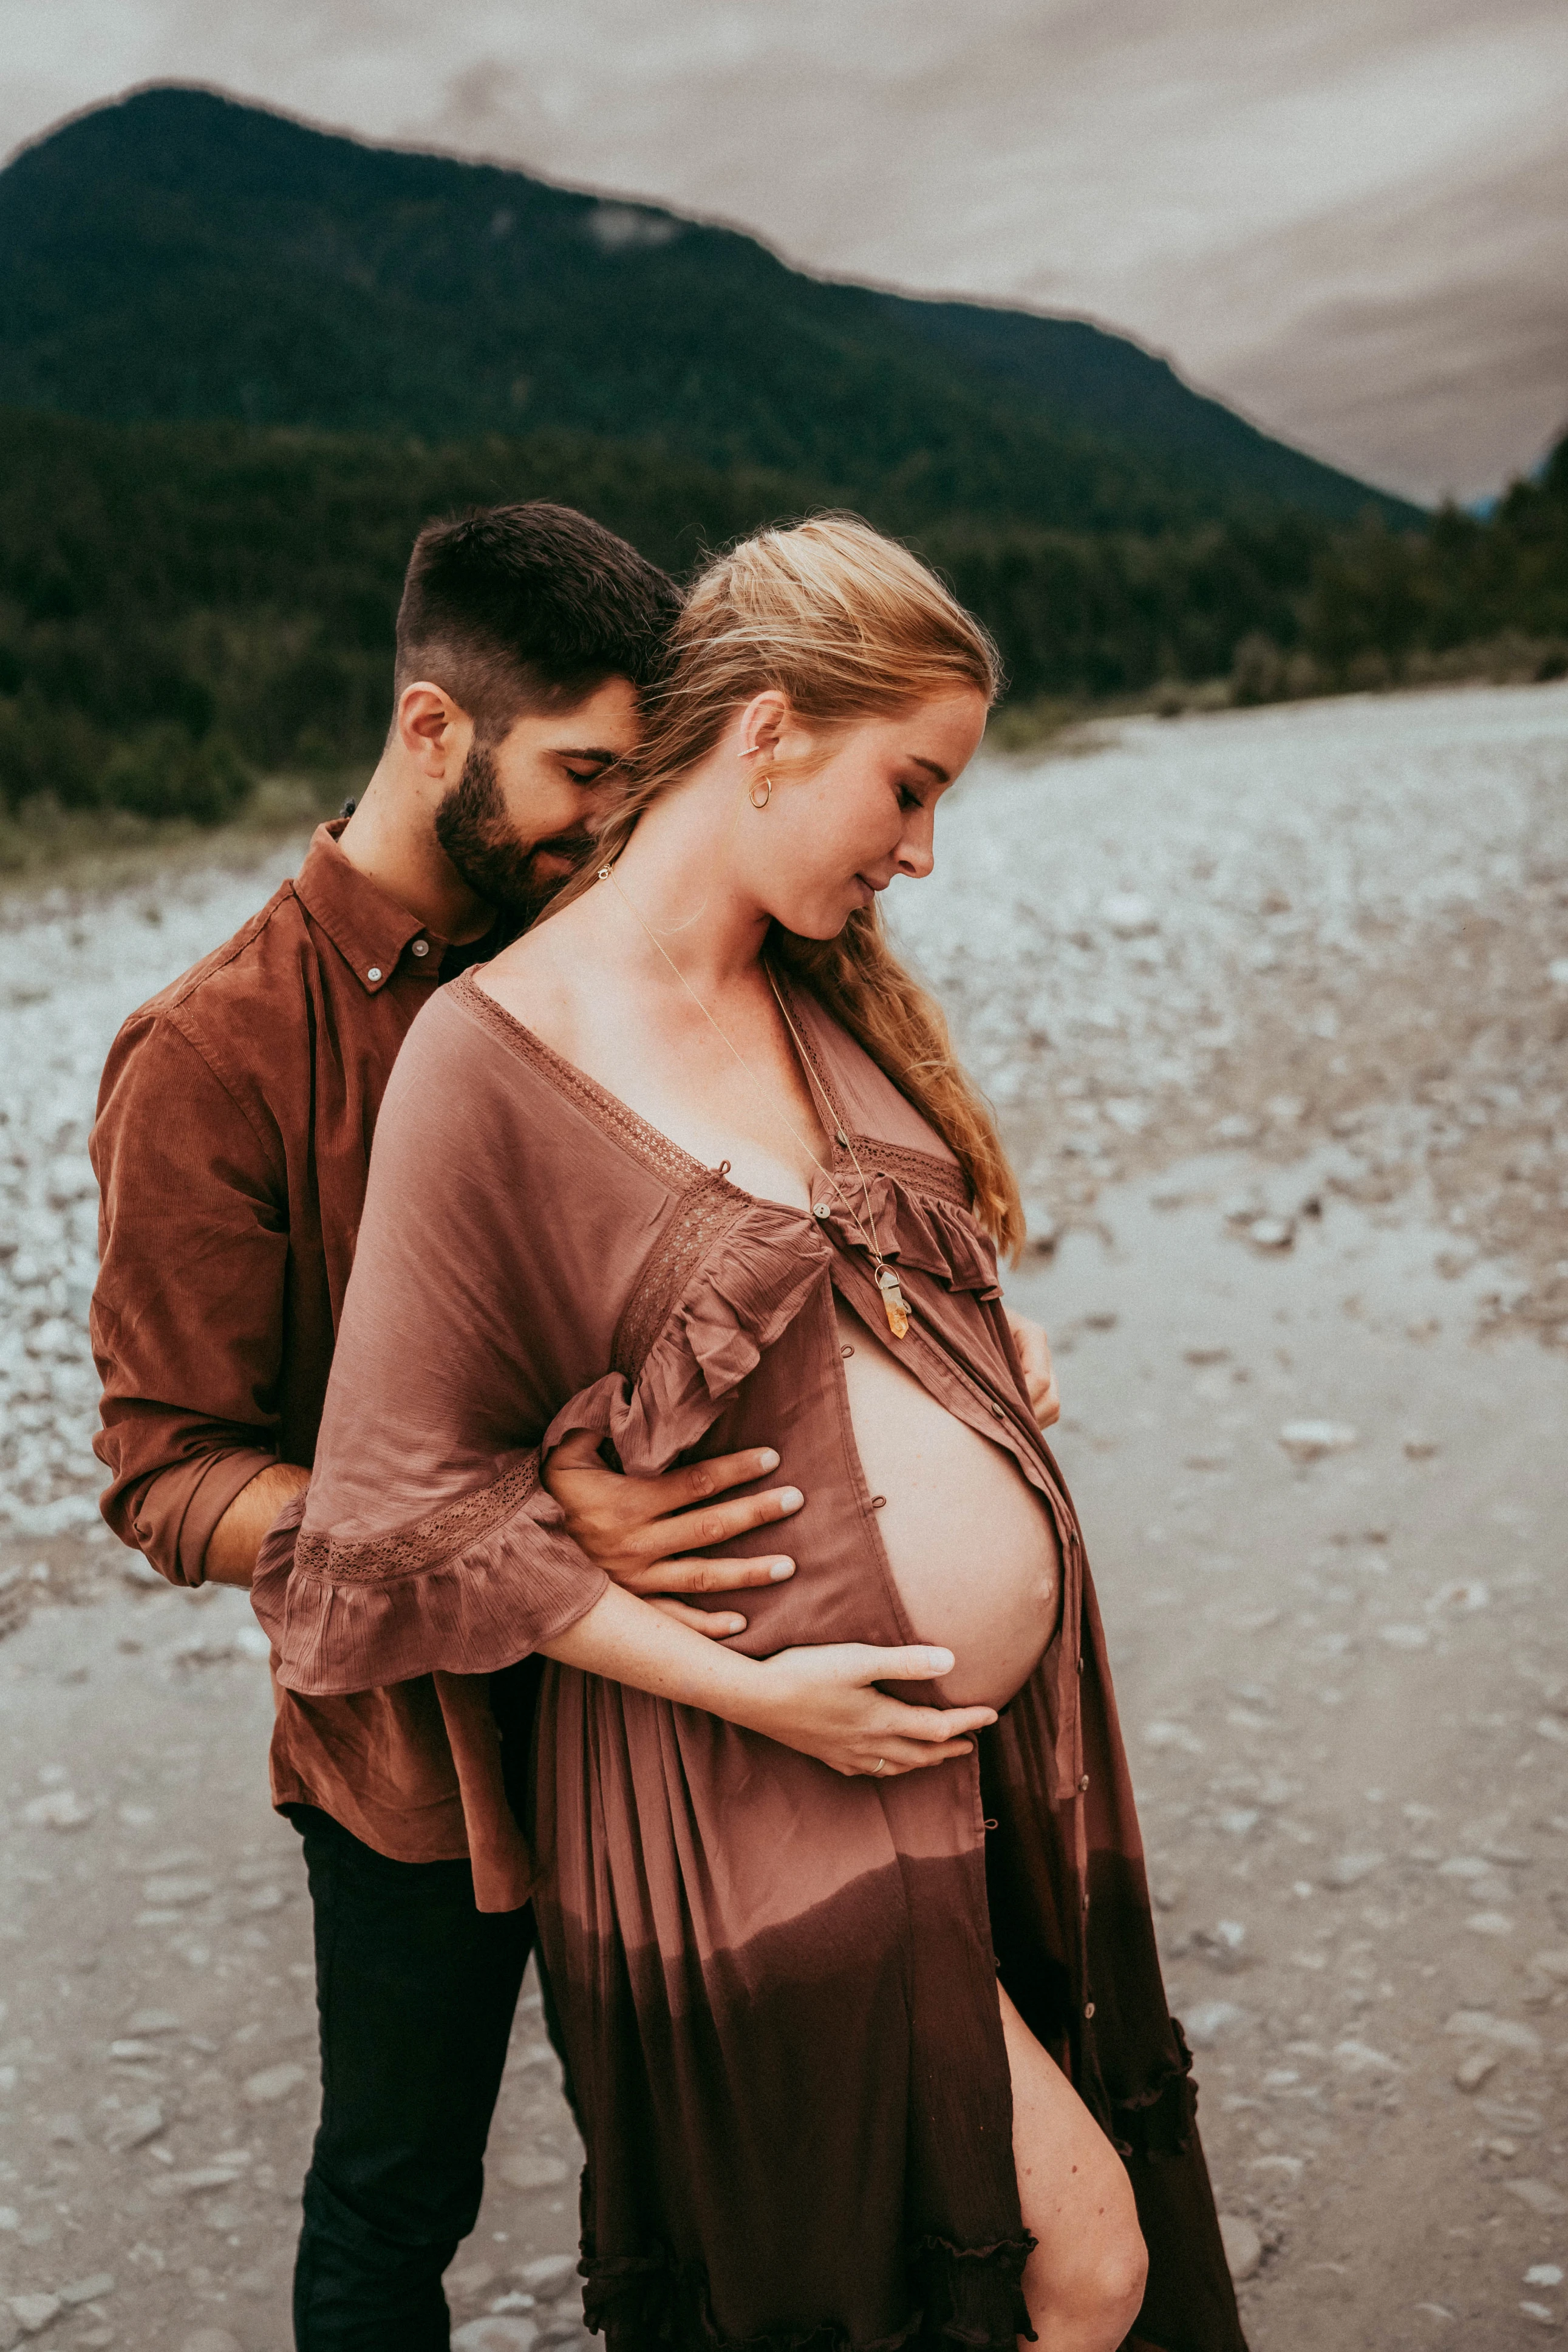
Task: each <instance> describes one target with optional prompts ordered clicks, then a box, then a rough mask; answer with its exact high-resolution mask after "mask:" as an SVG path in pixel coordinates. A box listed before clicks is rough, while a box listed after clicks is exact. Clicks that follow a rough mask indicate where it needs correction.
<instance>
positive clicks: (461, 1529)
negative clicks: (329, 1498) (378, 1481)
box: [251, 1450, 609, 1698]
mask: <svg viewBox="0 0 1568 2352" xmlns="http://www.w3.org/2000/svg"><path fill="white" fill-rule="evenodd" d="M539 1464H540V1456H539V1454H538V1452H537V1450H535V1451H533V1452H531V1453H529V1454H525V1455H523V1456H522V1458H521V1460H520V1461H519V1462H517V1463H516V1464H514V1465H512V1466H511V1467H510V1469H509V1470H507V1471H506V1472H505V1473H503V1475H501V1476H500V1478H498V1479H497V1480H495V1482H494V1483H493V1484H492V1485H490V1486H483V1487H478V1488H474V1489H470V1490H469V1491H468V1493H466V1494H463V1495H459V1496H456V1497H455V1498H454V1500H453V1501H451V1502H450V1503H447V1504H445V1505H444V1506H443V1507H441V1508H440V1509H439V1510H437V1511H434V1512H432V1513H430V1514H428V1515H427V1516H426V1517H425V1518H424V1519H422V1520H419V1521H416V1522H415V1523H414V1524H412V1525H405V1526H400V1527H388V1528H384V1529H383V1530H381V1531H379V1532H378V1533H377V1534H375V1535H374V1536H368V1537H364V1538H358V1539H356V1538H353V1537H349V1536H340V1535H335V1534H332V1533H331V1532H330V1531H327V1530H323V1529H321V1528H311V1529H310V1530H304V1531H302V1529H301V1525H300V1523H301V1521H302V1520H303V1519H304V1517H306V1497H305V1496H303V1495H301V1496H297V1497H296V1498H295V1500H294V1501H293V1502H291V1503H290V1504H289V1506H288V1507H287V1508H286V1509H285V1510H284V1511H283V1512H282V1513H281V1514H280V1515H279V1517H278V1518H277V1519H276V1520H275V1521H274V1523H273V1525H272V1527H271V1528H270V1529H269V1530H268V1535H267V1538H266V1541H265V1542H264V1543H263V1545H262V1548H261V1552H260V1555H259V1557H258V1561H257V1566H256V1575H255V1578H254V1580H253V1581H252V1584H251V1603H252V1606H253V1608H254V1609H255V1612H256V1614H257V1617H258V1620H259V1622H260V1623H261V1625H262V1627H263V1629H264V1630H265V1632H266V1633H267V1634H268V1638H269V1640H270V1641H271V1643H272V1646H273V1649H274V1650H275V1651H276V1653H277V1655H278V1669H277V1671H278V1679H279V1682H280V1683H281V1684H282V1685H283V1686H284V1688H285V1689H286V1690H292V1691H298V1692H300V1693H301V1694H302V1695H303V1696H307V1697H313V1698H321V1697H327V1696H333V1695H336V1694H340V1693H343V1692H349V1691H362V1690H373V1689H379V1688H382V1687H384V1685H387V1684H389V1683H400V1682H409V1681H412V1680H413V1679H414V1678H415V1677H416V1675H427V1674H449V1675H487V1674H494V1673H497V1672H499V1671H500V1668H501V1667H503V1666H510V1665H514V1664H516V1663H517V1661H518V1660H519V1659H520V1658H524V1657H527V1656H528V1655H529V1654H530V1653H531V1651H534V1650H537V1649H539V1648H541V1647H542V1645H543V1644H544V1643H547V1642H549V1641H551V1640H552V1639H553V1638H554V1636H555V1635H556V1634H558V1633H563V1632H564V1631H565V1629H566V1628H567V1626H569V1625H573V1624H575V1622H576V1621H577V1619H578V1618H579V1617H582V1616H584V1615H585V1614H586V1612H588V1610H590V1609H591V1608H592V1607H593V1605H594V1603H595V1601H597V1599H598V1598H599V1595H600V1594H601V1593H602V1592H603V1591H604V1590H605V1585H606V1584H607V1583H608V1581H609V1580H608V1578H607V1577H606V1576H605V1573H604V1571H603V1570H601V1569H596V1568H595V1567H594V1566H593V1565H592V1564H591V1562H590V1561H588V1560H587V1559H585V1558H584V1555H583V1553H582V1552H581V1551H580V1550H579V1549H578V1548H577V1546H576V1545H575V1544H574V1542H573V1541H572V1539H571V1538H570V1537H569V1536H568V1535H567V1533H566V1529H565V1525H564V1522H563V1517H562V1514H561V1510H560V1507H559V1506H558V1505H557V1504H556V1503H555V1502H554V1501H553V1500H552V1497H551V1496H550V1495H549V1494H548V1493H547V1492H546V1491H545V1489H544V1487H543V1486H542V1485H541V1484H540V1476H539Z"/></svg>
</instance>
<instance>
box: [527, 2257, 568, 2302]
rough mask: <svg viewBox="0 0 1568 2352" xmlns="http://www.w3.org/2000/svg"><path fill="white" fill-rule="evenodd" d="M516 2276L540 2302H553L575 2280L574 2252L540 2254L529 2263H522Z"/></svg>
mask: <svg viewBox="0 0 1568 2352" xmlns="http://www.w3.org/2000/svg"><path fill="white" fill-rule="evenodd" d="M517 2276H518V2277H519V2279H521V2282H522V2284H523V2285H524V2286H525V2287H526V2288H527V2289H528V2291H529V2293H530V2294H536V2295H537V2296H538V2297H539V2300H540V2302H541V2303H554V2302H555V2301H556V2300H557V2298H558V2297H559V2296H561V2295H563V2294H565V2292H566V2290H567V2288H568V2287H569V2286H574V2285H575V2284H576V2281H577V2257H576V2255H575V2254H541V2255H539V2256H538V2258H537V2259H536V2260H535V2261H533V2262H531V2263H524V2264H523V2266H522V2268H521V2270H520V2271H519V2272H518V2273H517Z"/></svg>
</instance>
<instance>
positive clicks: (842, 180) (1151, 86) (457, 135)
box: [0, 0, 1568, 496]
mask: <svg viewBox="0 0 1568 2352" xmlns="http://www.w3.org/2000/svg"><path fill="white" fill-rule="evenodd" d="M12 16H15V18H16V34H17V39H16V44H15V45H14V46H13V47H12V49H11V56H12V58H13V63H14V66H15V68H16V70H15V73H14V76H13V78H12V79H11V80H10V81H9V82H8V84H7V88H6V89H5V93H4V95H3V96H0V136H4V137H5V138H6V139H7V140H8V141H10V142H14V141H15V140H16V139H18V138H20V137H24V136H26V135H28V134H30V133H36V132H37V131H38V130H39V129H41V128H42V127H43V125H44V123H45V122H46V121H47V120H48V119H49V118H50V117H51V116H53V115H58V114H59V113H63V112H64V111H66V110H68V109H69V108H72V107H76V106H79V105H81V104H83V103H85V102H88V101H89V100H91V99H93V98H96V97H99V96H101V95H104V94H106V88H107V83H108V81H109V80H110V79H112V80H113V82H114V83H116V84H118V85H122V84H124V83H128V82H131V81H135V80H141V79H151V78H153V77H157V76H179V77H181V78H184V79H202V80H208V81H213V82H216V83H218V84H220V85H222V86H225V87H227V88H230V89H234V90H236V91H237V92H238V93H239V94H241V95H245V96H250V97H254V98H258V99H260V100H265V101H267V102H268V103H272V104H277V105H280V106H284V107H286V108H289V109H290V110H293V111H296V112H299V113H300V114H302V115H305V116H307V117H308V118H310V119H312V120H316V121H324V122H328V123H331V124H334V125H337V126H340V127H342V128H346V129H353V130H355V131H360V132H362V133H363V134H364V135H366V136H370V137H377V138H392V139H396V140H399V141H401V142H409V143H420V142H429V143H432V144H437V145H440V146H442V147H445V148H447V149H450V150H454V151H456V152H464V153H482V154H487V155H489V156H492V157H494V158H496V159H497V160H500V161H504V162H510V163H523V164H527V165H529V166H531V168H533V169H535V170H540V171H543V172H545V173H549V174H550V175H552V176H553V177H557V178H561V179H564V180H568V181H572V182H574V183H577V184H592V185H597V186H602V187H604V188H605V189H606V190H610V191H613V192H616V193H618V194H626V195H627V196H632V197H637V196H642V197H647V198H651V199H653V200H655V201H659V202H664V203H667V204H670V205H675V206H676V207H678V208H686V209H691V210H695V211H698V212H700V213H704V214H709V215H718V216H721V217H726V218H731V219H734V220H736V221H739V222H741V223H743V224H745V225H746V226H750V227H752V228H754V229H756V230H757V231H759V232H760V233H761V234H763V236H766V237H768V239H769V240H770V241H771V242H772V243H773V244H774V245H775V246H777V247H779V248H780V249H781V250H783V251H784V252H785V253H787V254H789V255H790V256H791V257H794V258H796V259H798V260H801V261H803V262H805V263H806V264H808V265H810V266H812V267H815V268H821V269H825V270H827V271H829V272H833V273H837V274H843V275H850V276H868V277H872V278H879V279H881V280H884V281H888V282H892V283H897V284H902V285H906V286H909V287H911V288H914V289H925V290H932V291H952V292H971V293H974V294H978V295H981V296H983V297H989V298H992V299H1013V300H1019V299H1022V300H1028V301H1033V302H1036V303H1037V304H1040V305H1041V306H1043V307H1052V308H1061V309H1067V310H1075V311H1078V312H1080V313H1083V314H1087V315H1089V316H1093V317H1096V318H1099V319H1100V320H1104V321H1106V322H1107V323H1109V324H1111V325H1117V326H1121V327H1123V328H1125V329H1127V330H1129V331H1131V332H1133V333H1136V334H1138V335H1140V336H1142V338H1143V339H1144V340H1145V341H1150V342H1152V344H1153V345H1154V346H1155V347H1156V348H1160V349H1163V350H1166V351H1168V352H1171V354H1172V355H1173V357H1174V358H1175V359H1176V360H1177V361H1178V362H1179V363H1180V364H1181V365H1182V366H1183V367H1184V369H1185V371H1186V372H1187V373H1189V374H1190V375H1192V376H1193V377H1194V379H1196V380H1198V381H1201V382H1203V383H1206V384H1208V385H1210V386H1211V387H1213V388H1214V389H1215V390H1216V391H1219V392H1221V393H1222V394H1225V395H1226V397H1229V398H1233V399H1235V400H1237V402H1238V403H1239V404H1242V405H1243V406H1245V407H1246V408H1247V410H1248V412H1249V413H1250V414H1252V415H1255V416H1257V417H1258V420H1259V421H1260V422H1262V423H1263V424H1265V425H1268V426H1270V427H1271V428H1272V429H1274V430H1277V431H1280V432H1284V433H1286V434H1288V435H1289V436H1290V437H1292V438H1294V439H1298V440H1300V441H1302V442H1304V443H1306V444H1307V445H1308V446H1312V447H1314V448H1316V449H1318V450H1319V451H1321V453H1322V454H1324V455H1325V456H1329V457H1334V458H1336V459H1338V460H1339V461H1340V462H1342V463H1345V464H1348V465H1351V466H1352V467H1357V468H1359V469H1360V470H1363V471H1365V472H1367V473H1369V474H1371V475H1372V476H1373V478H1376V479H1378V480H1381V481H1384V482H1387V483H1389V484H1390V485H1391V486H1394V487H1396V488H1405V489H1409V490H1413V491H1415V493H1416V494H1418V495H1426V496H1435V495H1437V494H1440V493H1441V492H1442V491H1444V490H1446V489H1447V488H1455V489H1458V491H1459V492H1461V493H1462V494H1465V495H1469V494H1472V493H1474V492H1476V491H1479V490H1481V489H1485V488H1492V487H1495V486H1496V485H1497V484H1498V483H1499V482H1500V480H1501V478H1503V477H1504V476H1505V475H1506V473H1507V472H1508V471H1509V470H1510V468H1513V467H1519V466H1521V465H1526V464H1529V463H1530V462H1531V461H1532V460H1533V459H1534V457H1536V456H1537V455H1538V453H1539V450H1540V447H1541V446H1542V441H1543V440H1544V438H1545V436H1546V435H1547V434H1548V433H1549V432H1550V431H1551V430H1552V426H1553V425H1554V424H1556V423H1557V422H1559V421H1560V420H1561V417H1562V415H1563V412H1564V411H1565V410H1568V366H1565V363H1564V349H1563V345H1564V331H1563V319H1564V305H1563V299H1562V296H1561V290H1560V289H1561V286H1562V284H1563V279H1564V276H1565V275H1568V273H1565V272H1564V270H1563V259H1562V255H1563V232H1564V227H1565V226H1568V173H1565V172H1564V170H1563V167H1562V164H1561V161H1560V158H1561V152H1562V142H1561V135H1560V132H1559V131H1558V130H1557V128H1556V126H1557V124H1558V123H1560V121H1562V120H1563V119H1564V116H1565V114H1568V17H1565V16H1564V14H1563V10H1562V8H1561V5H1559V0H1489V5H1488V7H1487V8H1486V9H1485V10H1484V11H1483V10H1481V9H1479V8H1478V7H1477V6H1476V5H1475V0H1292V5H1290V6H1289V8H1284V7H1281V6H1280V5H1278V0H1121V5H1118V6H1117V7H1116V8H1114V9H1109V8H1107V7H1105V6H1104V5H1103V0H969V5H968V6H967V7H966V8H964V9H963V10H962V11H959V10H955V9H953V8H952V6H951V5H950V0H791V5H790V6H789V7H788V8H787V9H769V10H764V9H763V8H762V7H761V6H760V5H740V0H665V5H663V6H661V7H659V8H658V9H650V8H649V7H648V6H647V0H578V4H577V5H571V6H566V5H534V6H530V7H527V8H519V7H518V6H517V5H515V0H449V5H447V6H446V7H445V8H443V9H441V10H439V11H432V10H430V9H429V8H428V6H427V5H424V0H268V5H267V6H266V7H265V8H264V7H262V6H261V5H259V0H56V5H55V6H54V7H53V8H52V9H51V10H48V11H41V10H38V9H37V7H36V6H35V5H33V0H0V27H5V26H8V24H9V20H10V19H11V17H12Z"/></svg>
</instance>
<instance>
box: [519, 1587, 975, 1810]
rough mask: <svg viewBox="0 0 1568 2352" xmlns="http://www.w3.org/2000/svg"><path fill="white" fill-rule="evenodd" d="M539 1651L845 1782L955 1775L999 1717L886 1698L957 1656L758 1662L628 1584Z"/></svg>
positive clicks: (842, 1653) (801, 1652) (868, 1650)
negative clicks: (749, 1736)
mask: <svg viewBox="0 0 1568 2352" xmlns="http://www.w3.org/2000/svg"><path fill="white" fill-rule="evenodd" d="M540 1646H541V1647H542V1650H543V1653H544V1654H545V1656H546V1657H548V1658H553V1659H555V1660H556V1662H557V1663H558V1664H561V1665H563V1666H575V1667H576V1668H577V1669H578V1670H579V1671H580V1672H581V1673H583V1674H585V1675H601V1676H603V1677H604V1679H605V1681H607V1682H616V1683H626V1684H628V1685H630V1686H631V1688H632V1689H634V1690H640V1691H647V1692H649V1693H651V1694H652V1696H654V1697H655V1698H662V1699H668V1700H669V1701H671V1702H672V1704H674V1705H675V1706H695V1707H700V1708H701V1709H702V1710H703V1712H704V1713H705V1714H707V1715H717V1716H722V1717H723V1718H724V1719H725V1721H726V1722H728V1723H737V1724H741V1725H742V1726H743V1727H745V1728H746V1729H747V1730H750V1731H760V1732H762V1733H763V1734H764V1735H765V1736H766V1737H767V1738H769V1739H776V1740H778V1741H780V1742H781V1744H782V1745H783V1746H784V1747H785V1748H798V1749H799V1751H800V1753H801V1754H802V1755H803V1756H814V1757H816V1759H817V1760H818V1761H819V1762H820V1763H824V1764H829V1765H831V1766H832V1768H833V1769H834V1770H835V1771H836V1772H845V1773H855V1772H871V1773H876V1774H878V1775H879V1776H880V1775H881V1774H883V1773H888V1774H895V1773H899V1772H910V1771H914V1770H916V1769H919V1768H920V1767H921V1766H923V1765H929V1764H944V1763H946V1762H947V1761H948V1760H949V1759H951V1758H953V1757H958V1756H967V1755H968V1753H969V1751H970V1742H971V1739H972V1738H973V1734H974V1733H975V1732H977V1731H980V1730H983V1729H984V1727H985V1726H986V1725H987V1724H990V1723H994V1722H995V1720H996V1714H995V1709H994V1707H989V1706H956V1707H940V1706H909V1705H908V1704H906V1702H905V1701H904V1700H903V1699H898V1698H889V1696H888V1695H887V1693H886V1692H885V1691H884V1690H882V1689H880V1688H879V1685H880V1684H882V1683H884V1682H900V1681H902V1682H929V1681H930V1680H931V1678H932V1676H934V1675H944V1674H949V1673H951V1672H952V1664H953V1658H952V1651H951V1650H941V1649H934V1648H931V1646H929V1645H928V1644H927V1643H922V1642H914V1643H908V1644H907V1645H905V1646H903V1647H901V1648H899V1649H877V1648H873V1647H872V1646H870V1645H869V1644H868V1643H861V1642H837V1643H825V1644H823V1645H822V1646H821V1647H820V1648H816V1649H797V1650H781V1651H780V1652H778V1653H777V1654H775V1655H774V1656H773V1657H771V1658H749V1657H747V1656H746V1655H745V1654H743V1653H742V1652H741V1651H737V1650H727V1649H726V1648H725V1647H724V1646H723V1644H722V1643H720V1642H710V1641H709V1640H708V1638H707V1637H706V1636H705V1635H704V1634H701V1633H693V1632H692V1631H691V1629H690V1627H689V1626H687V1625H681V1624H678V1623H677V1622H675V1620H674V1619H673V1618H670V1617H667V1616H665V1615H663V1614H662V1613H661V1612H660V1611H658V1609H656V1608H655V1607H654V1606H653V1604H652V1602H651V1601H639V1600H638V1599H637V1595H636V1594H635V1593H632V1592H626V1591H623V1590H622V1589H621V1587H620V1586H619V1585H618V1584H612V1585H611V1586H610V1587H609V1588H608V1590H607V1591H605V1592H603V1593H601V1594H600V1596H599V1598H598V1600H597V1601H595V1603H594V1606H593V1607H592V1609H590V1610H589V1611H588V1612H586V1614H585V1615H584V1616H582V1617H579V1618H578V1620H577V1622H576V1623H575V1624H574V1625H569V1626H568V1627H567V1629H566V1631H565V1632H564V1633H560V1634H557V1635H556V1637H555V1639H554V1640H553V1641H551V1642H545V1643H542V1644H541V1645H540Z"/></svg>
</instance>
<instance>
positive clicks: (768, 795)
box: [746, 776, 773, 809]
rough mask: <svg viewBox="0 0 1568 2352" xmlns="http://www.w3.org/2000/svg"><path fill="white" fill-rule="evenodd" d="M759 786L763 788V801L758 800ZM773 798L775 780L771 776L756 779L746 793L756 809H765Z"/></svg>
mask: <svg viewBox="0 0 1568 2352" xmlns="http://www.w3.org/2000/svg"><path fill="white" fill-rule="evenodd" d="M759 785H760V786H761V788H762V795H763V796H762V798H761V800H759V799H758V798H757V789H758V786H759ZM746 798H747V799H748V800H749V801H750V802H751V803H752V807H753V808H754V809H765V808H766V806H767V804H768V803H769V802H770V801H771V800H772V798H773V778H772V777H771V776H757V777H755V778H754V779H753V780H752V784H751V786H750V788H749V789H748V791H747V793H746Z"/></svg>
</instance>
